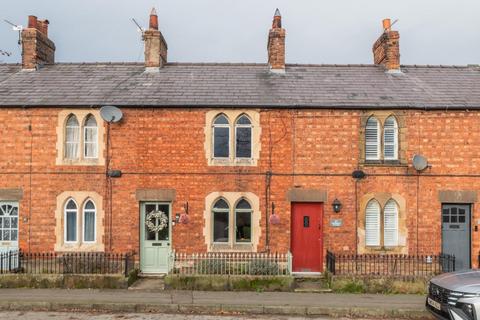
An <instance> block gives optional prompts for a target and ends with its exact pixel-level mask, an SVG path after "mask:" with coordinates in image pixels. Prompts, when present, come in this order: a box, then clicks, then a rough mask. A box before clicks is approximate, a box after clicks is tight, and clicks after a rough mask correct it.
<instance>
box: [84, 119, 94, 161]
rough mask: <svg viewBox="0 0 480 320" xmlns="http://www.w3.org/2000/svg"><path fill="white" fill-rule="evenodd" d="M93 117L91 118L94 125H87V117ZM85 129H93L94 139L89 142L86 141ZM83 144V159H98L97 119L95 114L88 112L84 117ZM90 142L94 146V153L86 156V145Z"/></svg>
mask: <svg viewBox="0 0 480 320" xmlns="http://www.w3.org/2000/svg"><path fill="white" fill-rule="evenodd" d="M90 117H91V118H93V120H94V121H95V126H89V125H87V121H88V120H89V118H90ZM87 130H94V131H95V140H94V141H92V142H90V141H88V142H87ZM82 132H83V140H82V141H83V146H82V149H83V157H84V159H98V122H97V119H96V118H95V116H94V115H93V114H88V115H87V116H86V117H85V122H84V126H83V130H82ZM88 144H90V145H94V146H95V149H94V150H95V154H94V155H93V156H87V145H88Z"/></svg>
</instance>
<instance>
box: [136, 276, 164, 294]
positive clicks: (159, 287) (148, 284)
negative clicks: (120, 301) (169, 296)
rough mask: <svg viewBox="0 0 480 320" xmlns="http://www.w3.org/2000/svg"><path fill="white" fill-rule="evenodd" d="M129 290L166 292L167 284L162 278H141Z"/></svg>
mask: <svg viewBox="0 0 480 320" xmlns="http://www.w3.org/2000/svg"><path fill="white" fill-rule="evenodd" d="M128 290H145V291H163V290H165V282H164V281H163V278H160V277H158V278H140V279H138V280H137V281H135V283H134V284H132V285H131V286H130V287H128Z"/></svg>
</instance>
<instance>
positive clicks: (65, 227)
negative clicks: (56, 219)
mask: <svg viewBox="0 0 480 320" xmlns="http://www.w3.org/2000/svg"><path fill="white" fill-rule="evenodd" d="M70 201H73V203H75V206H76V209H75V235H76V237H75V241H69V240H67V239H68V238H67V213H68V212H73V211H74V210H73V209H67V205H68V204H69V203H70ZM67 211H68V212H67ZM78 216H79V207H78V203H77V201H75V199H73V198H68V199H67V201H65V205H64V207H63V240H64V242H65V243H72V244H73V243H78V242H79V241H78V238H79V236H78Z"/></svg>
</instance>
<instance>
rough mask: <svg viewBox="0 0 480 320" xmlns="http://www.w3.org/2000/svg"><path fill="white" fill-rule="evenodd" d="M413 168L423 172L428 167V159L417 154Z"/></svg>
mask: <svg viewBox="0 0 480 320" xmlns="http://www.w3.org/2000/svg"><path fill="white" fill-rule="evenodd" d="M413 167H414V168H415V170H417V171H422V170H425V168H426V167H428V162H427V158H425V157H424V156H422V155H420V154H416V155H414V156H413Z"/></svg>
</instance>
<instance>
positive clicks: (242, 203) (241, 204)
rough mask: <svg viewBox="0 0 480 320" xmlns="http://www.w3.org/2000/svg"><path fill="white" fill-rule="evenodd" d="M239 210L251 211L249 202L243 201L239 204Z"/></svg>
mask: <svg viewBox="0 0 480 320" xmlns="http://www.w3.org/2000/svg"><path fill="white" fill-rule="evenodd" d="M237 209H251V207H250V204H249V203H248V201H247V200H245V199H242V200H240V201H239V202H238V204H237Z"/></svg>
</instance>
